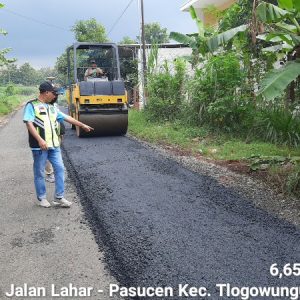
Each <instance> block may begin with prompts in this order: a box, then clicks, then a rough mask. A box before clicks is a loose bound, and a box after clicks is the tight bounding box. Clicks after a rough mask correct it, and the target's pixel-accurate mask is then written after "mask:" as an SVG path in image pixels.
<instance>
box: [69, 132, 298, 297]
mask: <svg viewBox="0 0 300 300" xmlns="http://www.w3.org/2000/svg"><path fill="white" fill-rule="evenodd" d="M64 158H65V162H66V165H67V168H68V172H69V174H70V176H71V177H72V179H73V180H74V182H75V185H76V187H77V191H78V193H79V195H80V197H81V201H82V204H83V207H84V210H85V213H86V218H87V220H88V222H89V224H90V226H91V228H92V230H93V232H94V234H95V236H96V240H97V243H98V245H99V247H100V248H101V249H102V250H104V252H105V258H106V262H107V264H108V266H109V268H110V270H111V272H112V274H113V275H114V276H115V277H116V278H117V280H118V281H119V282H120V283H121V284H122V285H125V286H144V287H145V286H171V287H174V288H175V289H176V287H177V286H178V284H190V285H192V286H196V287H197V286H205V287H207V288H208V290H209V292H210V295H211V296H210V299H223V298H221V297H220V296H219V289H218V288H216V284H220V283H230V284H231V285H232V286H238V287H242V286H254V287H257V286H288V287H291V286H297V284H298V285H299V277H298V276H290V277H285V276H283V277H282V278H281V279H279V278H277V277H272V276H271V275H270V266H271V265H272V264H274V263H277V264H278V265H279V266H280V267H283V265H284V264H287V263H291V264H294V263H300V251H299V250H300V230H299V228H297V227H295V226H293V225H291V224H289V223H287V222H285V221H283V220H279V219H278V218H276V217H274V216H272V215H270V214H268V213H267V212H265V211H263V210H260V209H258V208H256V207H254V205H253V204H252V202H250V201H249V200H248V199H247V198H243V197H242V196H240V195H238V194H237V193H235V192H234V191H233V190H231V189H230V188H225V187H223V186H221V185H219V184H218V183H217V182H216V181H215V180H214V179H212V178H210V177H207V176H204V175H201V174H196V173H193V172H191V171H189V170H187V169H185V168H184V167H182V166H181V165H179V164H178V163H176V162H174V161H172V160H169V159H166V158H165V157H162V156H160V155H159V154H157V153H156V152H155V151H154V150H152V149H149V148H147V147H146V146H144V145H143V144H141V143H139V142H137V141H134V140H132V139H130V138H128V137H102V138H101V137H99V138H82V139H78V138H77V137H76V136H75V132H74V131H71V130H70V129H68V130H67V133H66V137H65V140H64ZM146 298H147V297H146ZM143 299H145V298H143ZM149 299H150V298H149ZM151 299H156V298H155V297H154V298H151ZM160 299H161V298H160ZM165 299H167V298H166V297H165ZM172 299H181V298H179V297H178V296H174V297H173V298H172ZM185 299H200V298H199V297H196V298H193V297H187V298H185ZM224 299H240V298H234V297H228V298H227V297H224ZM258 299H264V298H258ZM266 299H272V298H266ZM280 299H284V298H280Z"/></svg>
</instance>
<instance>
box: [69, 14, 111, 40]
mask: <svg viewBox="0 0 300 300" xmlns="http://www.w3.org/2000/svg"><path fill="white" fill-rule="evenodd" d="M71 31H72V32H74V34H75V38H76V40H77V41H78V42H95V43H103V42H107V41H108V38H107V34H106V30H105V27H104V26H103V25H102V24H100V23H98V22H97V20H96V19H95V18H92V19H89V20H79V21H77V22H76V23H75V24H74V25H73V27H72V29H71Z"/></svg>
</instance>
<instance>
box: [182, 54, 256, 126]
mask: <svg viewBox="0 0 300 300" xmlns="http://www.w3.org/2000/svg"><path fill="white" fill-rule="evenodd" d="M189 95H190V97H189V98H190V103H189V105H190V109H189V108H188V111H189V113H190V120H192V121H193V122H195V123H196V124H198V125H203V124H209V125H211V126H213V127H216V128H219V129H221V130H224V131H232V130H240V129H241V128H242V127H243V125H244V127H248V123H249V119H251V115H252V113H253V110H254V106H253V104H252V103H251V101H250V97H249V92H248V91H247V89H246V74H245V72H244V70H243V69H242V68H241V66H240V62H239V58H238V57H237V56H236V54H234V53H226V54H219V55H218V56H214V57H212V58H210V59H209V61H208V62H207V64H206V65H205V66H204V67H203V68H202V69H199V70H197V72H196V74H195V77H194V79H193V80H192V81H191V83H190V85H189Z"/></svg>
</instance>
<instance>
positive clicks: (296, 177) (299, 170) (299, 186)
mask: <svg viewBox="0 0 300 300" xmlns="http://www.w3.org/2000/svg"><path fill="white" fill-rule="evenodd" d="M286 190H287V192H288V193H289V194H294V195H296V196H300V164H299V163H298V164H296V166H295V167H294V168H293V170H292V172H291V173H290V174H289V175H288V178H287V181H286Z"/></svg>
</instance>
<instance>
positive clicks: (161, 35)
mask: <svg viewBox="0 0 300 300" xmlns="http://www.w3.org/2000/svg"><path fill="white" fill-rule="evenodd" d="M137 40H138V41H139V40H140V37H139V36H137ZM145 41H146V43H147V44H164V43H168V42H169V34H168V30H167V28H162V27H161V26H160V24H159V23H157V22H154V23H148V24H145Z"/></svg>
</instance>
